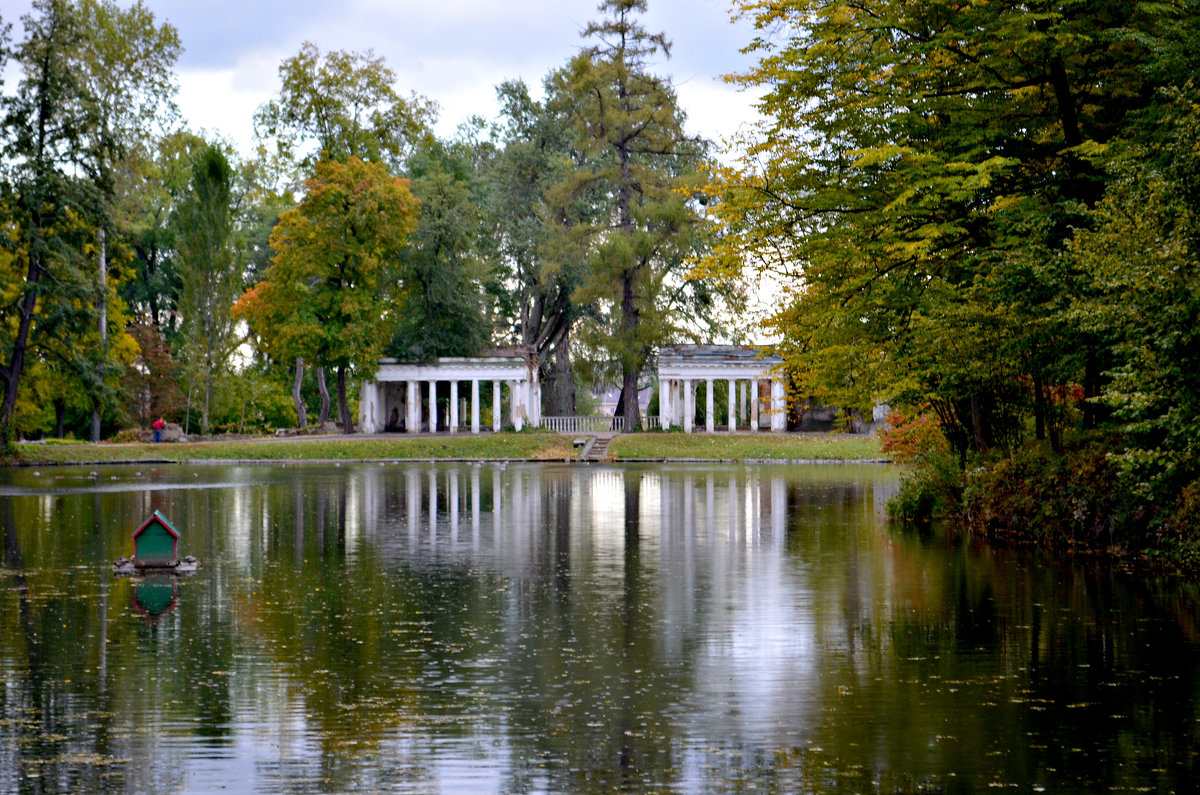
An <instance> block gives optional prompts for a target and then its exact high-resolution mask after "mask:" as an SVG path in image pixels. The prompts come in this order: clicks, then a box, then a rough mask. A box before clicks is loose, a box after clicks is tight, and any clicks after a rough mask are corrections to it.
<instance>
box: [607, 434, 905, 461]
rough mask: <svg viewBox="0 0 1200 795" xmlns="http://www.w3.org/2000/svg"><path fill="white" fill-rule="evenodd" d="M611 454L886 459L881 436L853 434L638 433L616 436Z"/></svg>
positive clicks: (624, 456) (630, 456)
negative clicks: (882, 449)
mask: <svg viewBox="0 0 1200 795" xmlns="http://www.w3.org/2000/svg"><path fill="white" fill-rule="evenodd" d="M609 453H610V454H611V455H612V457H613V458H614V459H616V460H618V461H620V460H622V459H626V460H628V459H638V458H649V459H667V458H674V459H687V458H696V459H704V460H720V459H729V460H737V461H747V460H750V461H753V460H760V459H763V460H765V459H777V460H778V459H785V460H795V459H803V460H814V459H815V460H844V461H863V460H872V459H880V458H883V453H882V451H881V450H880V449H879V439H878V437H876V436H874V435H871V436H853V435H850V434H843V433H837V434H824V433H813V434H807V433H806V434H794V433H789V434H773V433H757V434H750V433H745V434H741V433H738V434H707V433H694V434H684V433H637V434H627V435H622V436H618V437H617V438H615V439H613V442H612V445H611V446H610V447H609Z"/></svg>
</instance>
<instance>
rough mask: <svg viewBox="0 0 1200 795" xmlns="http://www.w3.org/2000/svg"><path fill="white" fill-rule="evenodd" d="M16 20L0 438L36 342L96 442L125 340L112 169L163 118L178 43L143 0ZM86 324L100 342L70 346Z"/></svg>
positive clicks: (40, 6) (58, 8) (47, 11)
mask: <svg viewBox="0 0 1200 795" xmlns="http://www.w3.org/2000/svg"><path fill="white" fill-rule="evenodd" d="M24 22H25V33H26V36H25V39H24V41H22V42H21V43H20V44H18V45H17V47H16V48H15V50H14V57H15V60H16V62H17V63H18V65H19V66H20V69H21V72H22V79H21V81H20V83H19V84H18V86H17V88H16V91H15V93H13V94H11V95H7V96H5V97H4V99H3V109H4V124H3V143H4V165H5V177H6V179H5V182H4V188H5V196H4V209H5V210H6V212H7V216H8V219H9V222H10V223H11V227H10V229H11V232H12V234H11V235H10V238H9V239H10V240H11V241H13V250H14V251H15V252H16V256H17V259H18V260H19V261H20V262H21V263H22V265H23V266H24V267H23V270H24V275H23V278H22V280H21V283H22V287H21V291H20V295H19V296H17V297H16V300H15V301H14V302H13V303H12V304H8V305H6V306H5V308H4V309H2V310H0V312H3V313H4V315H5V317H4V318H3V328H4V343H5V349H6V350H7V354H6V357H5V363H4V364H3V365H2V366H0V380H3V382H4V399H3V402H2V403H0V439H3V440H4V441H7V440H8V439H9V438H10V437H11V434H12V422H13V416H14V412H15V410H16V404H17V397H18V392H19V390H20V383H21V378H22V375H23V373H24V372H25V368H26V365H27V364H28V363H29V357H30V355H31V352H32V353H33V354H34V355H35V356H37V355H39V353H38V351H39V346H41V345H42V343H43V342H45V343H47V346H46V347H45V348H44V349H43V350H42V352H43V353H50V352H51V349H52V348H57V350H59V351H60V352H62V353H63V354H67V353H69V354H70V356H69V358H68V357H66V356H59V357H57V358H58V360H59V362H60V363H61V364H62V365H64V372H65V373H68V374H70V375H71V376H72V377H74V378H76V379H78V380H76V382H75V383H76V384H77V385H78V386H79V387H82V388H83V389H84V390H85V391H86V392H87V393H88V394H89V395H90V399H91V401H92V404H93V407H94V412H93V423H92V428H93V436H96V435H98V432H99V414H100V410H101V408H102V407H103V406H104V405H105V404H107V403H108V402H109V400H108V397H107V396H109V395H111V392H110V391H109V389H108V385H110V384H111V383H113V381H114V380H115V379H116V377H117V375H118V374H119V372H120V371H121V369H123V366H124V363H123V362H122V361H121V357H122V355H123V354H122V352H121V348H122V347H123V346H122V343H123V342H124V340H123V339H122V340H118V339H114V338H113V334H111V333H110V331H111V332H115V334H116V335H121V334H123V331H122V324H121V323H120V322H119V320H120V317H121V314H120V310H121V308H120V306H118V305H117V304H116V303H115V302H116V295H115V292H114V291H113V289H112V288H113V285H112V284H110V281H109V278H108V274H107V270H108V259H109V256H110V253H109V251H108V247H109V246H112V245H113V244H114V242H115V241H114V240H113V239H112V237H113V236H111V235H105V234H104V233H105V230H106V229H111V228H113V227H114V226H115V224H114V215H115V212H114V207H115V206H116V199H117V198H118V197H119V192H120V186H121V180H120V179H119V177H120V172H121V167H122V164H124V163H126V162H128V160H129V159H130V158H131V157H133V156H135V153H136V149H137V145H138V143H139V142H140V141H141V140H143V139H144V138H148V137H150V135H149V134H148V130H150V129H151V128H153V127H155V126H156V125H157V123H158V122H159V121H160V120H161V119H163V118H164V116H169V114H170V113H171V104H170V99H171V92H172V90H173V83H172V78H171V74H170V66H171V64H172V63H173V62H174V59H175V57H176V56H177V54H178V51H179V43H178V38H177V36H176V34H175V32H174V29H173V28H171V27H170V26H169V25H155V24H154V21H153V17H152V16H151V15H150V14H149V12H147V11H146V9H145V8H144V7H143V6H142V5H141V4H140V3H139V4H135V5H134V6H132V7H131V8H129V9H126V10H122V9H120V8H119V7H118V6H117V5H116V4H115V3H112V2H97V1H96V0H80V2H77V3H75V2H67V1H66V0H38V2H35V3H34V4H33V10H32V12H31V13H30V14H29V15H28V16H27V17H26V18H25V20H24ZM113 320H117V321H118V323H117V325H116V328H115V329H114V328H111V327H112V326H113V325H114V324H113V323H112V321H113ZM89 326H90V327H91V328H92V329H94V330H96V332H97V335H98V340H96V341H93V342H92V343H90V344H87V345H80V344H78V341H73V340H72V338H73V337H75V336H76V335H82V334H86V333H87V332H86V331H85V329H86V328H87V327H89ZM126 339H127V338H126ZM55 340H57V341H58V343H60V344H58V345H57V346H55V345H53V344H52V343H53V342H54V341H55ZM51 355H53V354H51ZM85 357H86V358H90V362H89V363H88V364H86V365H85V364H83V363H82V362H81V359H82V358H85ZM35 361H36V360H35Z"/></svg>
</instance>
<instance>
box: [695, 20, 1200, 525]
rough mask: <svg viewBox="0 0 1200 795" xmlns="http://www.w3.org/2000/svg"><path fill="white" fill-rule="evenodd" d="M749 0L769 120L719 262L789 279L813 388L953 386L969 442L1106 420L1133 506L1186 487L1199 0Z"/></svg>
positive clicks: (729, 212) (892, 395) (954, 426)
mask: <svg viewBox="0 0 1200 795" xmlns="http://www.w3.org/2000/svg"><path fill="white" fill-rule="evenodd" d="M737 7H738V10H739V11H740V13H741V14H743V15H744V16H746V17H749V18H751V19H752V20H753V21H754V23H755V25H756V27H757V28H758V29H759V30H761V31H764V33H763V35H762V36H761V37H760V38H758V39H756V40H755V41H754V42H753V43H752V44H751V49H752V51H754V52H755V53H757V54H758V55H759V57H760V61H759V64H758V65H757V66H756V67H755V68H753V69H751V70H750V71H749V72H748V73H746V74H744V75H740V76H737V77H735V78H734V79H735V81H737V82H740V83H741V84H743V85H745V86H747V87H751V88H757V89H762V90H763V92H764V93H763V99H762V101H761V109H762V110H763V111H764V114H765V115H766V121H765V122H764V123H763V125H762V126H761V127H760V129H759V130H758V131H757V132H756V133H755V134H754V135H752V136H749V137H748V138H747V140H745V141H744V144H745V146H746V149H745V155H744V157H743V159H742V161H741V163H740V164H739V165H737V166H735V167H732V168H728V169H725V170H723V171H721V173H720V175H719V177H720V178H719V180H718V181H717V183H716V184H715V185H714V187H713V192H714V194H715V196H716V197H717V198H719V199H720V201H719V202H718V203H717V204H715V205H714V207H715V211H716V212H717V213H718V215H719V216H720V217H721V219H722V222H723V225H724V228H725V231H726V232H727V233H728V237H727V238H726V243H727V245H726V246H725V247H722V248H719V249H717V250H715V251H714V253H713V255H712V256H711V257H709V259H708V261H707V262H706V263H705V267H706V268H707V269H709V271H710V272H716V273H719V272H722V271H724V272H725V273H727V274H728V273H733V272H735V271H736V270H737V269H738V268H739V267H740V263H741V261H742V260H743V258H744V259H745V260H747V261H750V262H753V263H756V264H757V267H761V268H765V269H770V270H773V271H775V272H776V273H779V274H780V275H782V276H783V277H784V278H785V279H786V280H787V282H788V294H787V296H786V300H785V301H784V303H783V306H782V307H781V309H780V311H779V312H778V313H777V315H776V316H775V318H774V320H773V322H774V325H775V327H776V328H777V329H778V330H779V332H781V333H782V334H783V335H784V336H785V339H786V348H787V352H788V356H789V364H790V366H791V367H792V369H793V371H794V372H795V373H796V374H797V375H798V380H799V386H800V388H801V389H802V390H803V391H806V392H811V393H817V394H820V395H823V396H825V397H827V398H829V399H830V400H832V401H833V402H836V403H838V404H840V405H844V406H849V407H860V408H865V407H866V406H867V405H869V404H870V403H871V402H872V401H874V400H879V399H883V400H886V401H888V402H891V403H893V404H894V405H897V404H898V405H903V406H906V407H910V408H917V409H919V410H924V411H930V412H932V413H933V414H935V415H936V416H937V417H938V418H939V420H940V422H941V425H942V427H943V429H944V431H945V433H946V436H947V438H948V439H949V441H950V442H951V444H952V445H953V446H954V447H955V448H956V450H957V452H958V457H959V459H960V460H965V459H966V458H967V457H977V458H978V459H979V460H982V461H988V460H991V458H990V456H992V455H997V454H1002V453H1004V452H1005V451H1008V450H1013V449H1016V448H1018V447H1019V446H1020V445H1021V444H1022V443H1023V441H1024V440H1025V439H1027V438H1028V437H1030V436H1032V437H1035V438H1036V439H1038V440H1042V439H1044V440H1046V442H1047V443H1048V444H1049V446H1050V447H1051V448H1053V449H1054V450H1056V451H1059V450H1063V449H1064V448H1065V447H1066V446H1067V445H1068V444H1070V443H1071V442H1072V438H1078V437H1079V436H1080V432H1086V431H1088V430H1089V429H1092V428H1097V427H1100V428H1103V429H1104V430H1105V432H1106V436H1105V443H1106V445H1107V449H1108V452H1110V453H1112V454H1113V455H1112V457H1111V458H1110V459H1108V460H1109V461H1112V460H1116V461H1120V462H1122V464H1123V466H1124V469H1123V472H1124V477H1125V480H1124V481H1123V486H1124V488H1126V489H1127V491H1126V492H1125V494H1126V496H1127V497H1129V498H1130V499H1131V500H1133V502H1130V503H1128V504H1126V513H1125V515H1124V516H1125V519H1124V520H1127V521H1129V522H1134V523H1140V525H1141V526H1142V527H1144V526H1145V524H1146V523H1147V522H1148V521H1149V517H1152V516H1158V517H1159V519H1161V518H1162V517H1163V516H1165V515H1167V514H1169V513H1170V512H1171V511H1172V510H1174V509H1173V508H1172V507H1171V506H1172V505H1173V503H1174V502H1175V500H1176V499H1177V498H1178V495H1179V493H1180V490H1181V489H1182V488H1183V487H1184V485H1185V484H1187V483H1189V482H1191V481H1192V480H1194V478H1195V477H1196V474H1197V468H1196V465H1195V463H1194V461H1195V452H1196V450H1195V443H1194V441H1193V439H1194V437H1193V433H1194V432H1193V430H1192V428H1194V427H1195V423H1194V421H1193V418H1194V417H1195V416H1196V408H1197V404H1196V400H1195V397H1194V395H1195V394H1196V393H1195V390H1194V389H1193V384H1192V381H1191V376H1190V375H1189V374H1185V373H1184V372H1183V370H1182V369H1181V368H1188V367H1189V366H1190V364H1189V363H1190V361H1191V360H1192V359H1193V358H1194V354H1195V342H1194V338H1195V319H1196V318H1195V315H1194V312H1193V310H1192V309H1191V306H1192V304H1193V303H1194V297H1193V295H1192V293H1193V291H1192V289H1191V287H1190V281H1189V279H1191V278H1192V275H1194V274H1192V271H1193V270H1194V267H1193V263H1192V260H1193V259H1194V257H1193V256H1191V255H1190V254H1187V253H1185V252H1188V251H1190V250H1191V246H1192V245H1193V244H1192V243H1191V236H1192V235H1193V234H1194V230H1193V221H1192V217H1193V216H1192V213H1193V205H1192V198H1191V193H1192V187H1190V186H1192V185H1194V184H1195V172H1194V164H1193V163H1192V161H1193V160H1194V157H1193V156H1192V153H1191V152H1190V150H1189V149H1188V146H1189V145H1188V144H1185V143H1184V142H1185V141H1189V140H1194V138H1193V137H1192V136H1194V135H1195V132H1196V128H1195V126H1194V116H1195V114H1194V111H1193V110H1192V108H1193V107H1194V103H1195V91H1194V87H1193V86H1192V84H1191V78H1192V75H1193V74H1194V72H1195V68H1196V65H1197V55H1198V53H1200V50H1198V48H1197V46H1196V45H1197V42H1200V38H1198V37H1197V36H1196V35H1195V34H1196V30H1195V27H1196V26H1195V22H1194V20H1195V18H1196V13H1195V12H1196V10H1197V9H1196V6H1195V3H1193V2H1189V1H1188V0H1180V1H1179V2H1171V3H1163V4H1149V3H1106V2H1083V3H1058V2H1052V3H1043V4H1041V5H1037V6H1019V5H1018V6H1013V5H1003V4H999V5H997V4H979V3H940V2H938V3H935V2H915V3H889V2H866V3H842V2H823V1H822V2H818V1H816V0H813V1H812V2H796V3H788V4H768V3H759V2H751V0H743V1H742V2H739V3H738V4H737ZM766 31H771V34H770V35H768V34H767V33H766ZM1189 372H1190V371H1189ZM1089 455H1091V453H1089ZM1102 463H1103V462H1102ZM1105 465H1107V464H1105ZM1100 468H1101V467H1097V469H1100ZM1008 471H1010V472H1019V471H1026V470H1023V469H1022V467H1020V466H1013V467H1010V468H1009V470H1008ZM1050 491H1052V490H1050ZM1079 499H1080V500H1084V501H1085V502H1086V500H1087V499H1088V498H1086V497H1080V498H1079ZM1137 500H1148V501H1143V502H1141V503H1137V507H1129V506H1130V505H1134V503H1136V502H1137ZM1118 501H1119V500H1118ZM1099 502H1101V501H1099V500H1098V501H1097V504H1099ZM1110 502H1111V501H1110ZM1064 510H1067V513H1068V514H1069V513H1070V512H1071V511H1072V510H1074V511H1075V513H1078V514H1080V515H1083V514H1085V513H1087V512H1088V510H1090V509H1088V510H1085V509H1083V508H1079V509H1078V510H1076V509H1069V510H1068V509H1064ZM1138 517H1140V518H1138ZM1097 521H1098V522H1099V521H1100V520H1097ZM1097 526H1099V525H1097Z"/></svg>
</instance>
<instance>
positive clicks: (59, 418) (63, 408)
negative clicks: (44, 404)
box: [54, 397, 67, 439]
mask: <svg viewBox="0 0 1200 795" xmlns="http://www.w3.org/2000/svg"><path fill="white" fill-rule="evenodd" d="M66 414H67V401H66V400H64V399H62V398H60V397H59V398H55V399H54V438H55V439H61V438H63V436H64V435H65V434H64V433H63V419H64V418H65V417H66Z"/></svg>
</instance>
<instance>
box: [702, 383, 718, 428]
mask: <svg viewBox="0 0 1200 795" xmlns="http://www.w3.org/2000/svg"><path fill="white" fill-rule="evenodd" d="M714 383H715V382H714V381H713V380H712V379H711V378H710V379H708V380H707V381H705V382H704V429H705V430H706V431H708V432H709V433H712V432H713V431H715V430H716V429H717V418H716V417H714V416H713V414H715V413H716V411H715V410H714V408H713V407H714V406H715V405H716V401H714V400H713V398H714V397H716V396H715V395H713V384H714Z"/></svg>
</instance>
